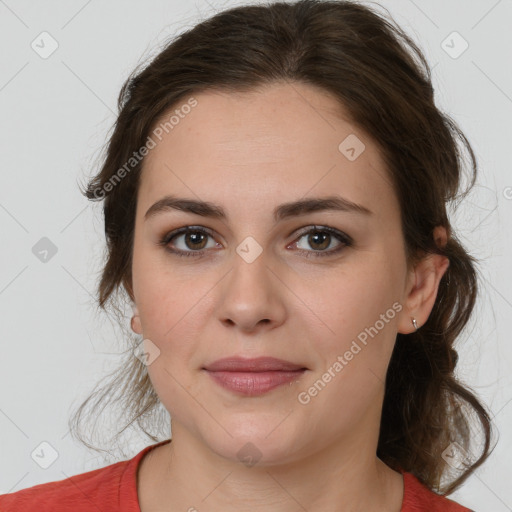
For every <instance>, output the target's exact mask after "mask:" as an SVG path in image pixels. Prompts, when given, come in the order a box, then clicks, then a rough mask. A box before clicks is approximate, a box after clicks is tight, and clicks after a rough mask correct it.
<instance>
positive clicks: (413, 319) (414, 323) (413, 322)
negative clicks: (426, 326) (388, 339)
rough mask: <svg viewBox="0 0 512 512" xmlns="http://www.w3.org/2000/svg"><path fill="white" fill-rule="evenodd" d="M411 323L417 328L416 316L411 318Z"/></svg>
mask: <svg viewBox="0 0 512 512" xmlns="http://www.w3.org/2000/svg"><path fill="white" fill-rule="evenodd" d="M412 325H414V328H415V329H416V330H418V324H417V323H416V318H414V317H413V318H412Z"/></svg>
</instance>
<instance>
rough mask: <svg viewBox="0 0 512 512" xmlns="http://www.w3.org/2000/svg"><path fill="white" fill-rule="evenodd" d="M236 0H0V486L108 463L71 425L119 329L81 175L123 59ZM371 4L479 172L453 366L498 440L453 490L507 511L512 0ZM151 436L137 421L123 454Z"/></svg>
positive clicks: (469, 208)
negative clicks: (390, 25)
mask: <svg viewBox="0 0 512 512" xmlns="http://www.w3.org/2000/svg"><path fill="white" fill-rule="evenodd" d="M246 3H248V2H215V1H213V0H208V1H206V0H196V2H195V3H192V2H186V1H184V0H180V1H177V0H151V1H145V2H142V1H139V2H136V1H134V0H131V1H120V0H116V1H110V2H100V1H98V0H90V1H86V0H73V1H66V2H64V1H60V2H59V1H45V2H29V1H23V0H17V1H15V0H5V1H3V0H0V45H1V47H2V57H1V66H0V109H1V119H2V122H1V128H0V129H1V136H0V141H1V161H2V165H1V171H0V172H1V178H2V181H1V187H0V223H1V233H2V234H1V240H2V250H1V252H0V257H1V265H0V311H1V330H2V338H3V340H2V357H1V358H0V375H1V386H0V436H1V437H0V461H1V462H0V493H6V492H14V491H16V490H18V489H21V488H26V487H29V486H32V485H35V484H38V483H43V482H47V481H53V480H60V479H63V478H66V477H67V476H70V475H73V474H77V473H80V472H83V471H86V470H90V469H95V468H98V467H102V466H103V465H105V464H106V463H107V462H108V463H110V462H113V461H108V460H106V459H103V458H102V457H100V456H99V455H97V454H96V453H95V452H89V451H88V450H86V449H85V448H84V447H82V446H80V445H78V444H76V443H75V442H74V441H73V440H72V438H71V436H70V435H69V433H68V430H67V419H68V416H69V412H70V408H71V407H72V406H75V405H76V404H78V403H79V402H80V401H81V399H83V398H85V397H86V396H87V395H88V394H89V392H90V391H91V390H92V387H93V385H94V384H95V383H96V382H97V381H98V380H99V379H100V378H101V376H103V375H105V374H106V373H107V372H108V371H109V370H111V369H113V368H114V366H115V363H116V361H117V357H118V356H117V355H116V354H117V353H118V352H119V351H120V350H121V347H123V344H124V343H125V340H123V339H122V334H120V333H119V331H118V330H117V328H116V327H115V325H113V323H112V322H111V321H110V320H109V319H108V318H106V317H104V316H101V315H99V314H98V313H97V312H96V309H95V304H94V292H95V285H96V279H97V276H98V272H99V269H100V262H101V255H102V252H103V245H104V239H103V231H102V229H103V228H102V219H101V210H100V207H99V205H92V204H87V201H86V200H85V198H84V197H83V196H81V195H80V193H79V190H78V183H81V182H83V181H84V180H85V178H86V177H87V176H89V175H92V174H93V173H94V172H95V171H96V170H97V163H98V162H97V159H98V156H99V150H100V148H101V145H102V144H103V143H104V142H105V140H106V136H107V132H108V130H109V128H110V127H111V125H112V123H113V122H114V119H115V112H116V100H117V95H118V92H119V89H120V87H121V85H122V83H123V81H124V80H125V78H126V77H127V76H128V73H129V72H130V71H131V70H132V69H133V68H134V67H135V65H136V64H138V63H139V62H140V61H142V60H144V59H146V58H148V57H150V56H151V55H154V54H155V53H156V52H157V51H158V49H159V45H160V44H162V43H164V42H165V40H167V39H168V38H169V37H170V36H173V35H176V34H177V33H179V32H181V31H183V30H185V29H187V28H190V27H192V26H193V25H194V24H195V23H196V22H197V21H199V20H200V19H203V18H205V17H207V16H209V15H210V14H213V13H214V12H216V11H218V10H220V9H222V8H223V7H228V6H233V5H238V4H246ZM380 3H381V5H383V6H385V7H386V8H387V9H388V10H389V11H390V12H391V14H392V15H393V17H394V18H395V20H396V21H397V22H398V23H399V24H400V25H401V26H402V27H403V28H404V29H405V30H406V31H407V32H408V33H409V34H410V35H411V36H412V37H413V38H414V39H415V41H417V42H418V43H419V44H420V47H421V48H422V49H423V50H424V51H425V53H426V56H427V59H428V60H429V63H430V64H431V66H432V67H433V80H434V87H435V90H436V103H437V105H438V106H439V107H440V108H441V109H443V110H445V111H447V112H448V113H449V115H451V116H452V117H453V119H455V121H457V122H458V123H459V126H460V127H461V128H462V130H463V131H464V132H465V134H466V135H467V136H468V138H469V140H470V142H471V143H472V145H473V148H474V150H475V152H476V155H477V158H478V162H479V165H480V176H479V181H478V184H477V186H476V187H475V189H474V190H473V192H472V194H471V195H470V196H469V197H468V199H467V200H466V203H465V204H464V205H463V206H461V208H460V209H459V211H458V212H457V214H456V215H454V217H453V222H454V224H455V226H456V227H457V228H458V229H459V237H460V238H461V240H462V241H463V242H464V243H465V245H466V247H467V248H468V249H469V250H470V252H471V253H472V254H473V255H474V256H476V257H477V258H478V259H480V260H481V263H480V266H479V268H480V275H481V284H482V287H481V294H480V300H479V303H478V306H477V308H476V311H475V315H474V317H473V321H472V322H471V324H470V326H469V327H468V329H467V332H466V335H465V337H463V339H460V340H459V345H458V349H459V353H460V363H459V366H458V372H459V374H460V376H461V378H462V379H464V380H465V381H466V382H468V383H470V384H471V385H472V387H473V389H474V390H475V391H476V392H477V393H478V394H479V396H480V397H481V398H482V399H483V400H484V401H485V402H486V403H487V404H488V406H489V407H490V409H491V410H492V413H493V422H494V424H495V425H496V427H497V429H498V431H499V433H500V440H499V443H498V445H497V448H496V449H495V451H494V453H493V455H492V456H491V458H490V459H489V460H488V462H487V463H486V464H485V465H484V467H483V468H481V469H479V470H477V472H476V473H475V474H474V475H473V476H472V477H471V478H470V479H469V480H468V481H467V483H466V484H465V485H464V486H463V487H462V488H461V489H460V490H459V491H457V492H456V493H454V494H452V495H451V497H452V498H453V499H455V500H457V501H459V502H460V503H462V504H465V505H467V506H468V507H470V508H473V509H475V510H479V511H480V510H485V511H491V510H492V511H493V512H504V511H510V510H512V489H511V488H510V483H509V481H510V459H509V457H510V456H511V455H512V428H511V424H512V404H511V403H510V402H511V401H512V386H511V381H512V379H511V376H510V374H509V371H508V369H509V368H510V365H511V362H512V344H511V343H510V328H509V326H508V324H507V322H508V319H509V318H511V316H512V290H511V284H512V279H511V269H510V261H511V255H512V245H511V237H510V236H509V237H508V238H507V235H510V233H511V232H512V230H511V227H512V226H511V224H512V174H511V168H510V158H509V151H510V144H511V142H512V137H511V135H512V130H511V128H510V126H511V124H510V116H511V114H512V72H511V69H512V68H511V65H510V63H511V53H512V52H511V48H512V31H510V26H511V22H512V2H511V1H510V0H485V1H484V0H481V1H476V0H472V1H467V0H429V1H424V2H421V3H420V1H419V0H416V1H412V0H393V1H391V0H382V1H381V2H380ZM44 31H46V32H48V33H49V34H50V35H51V37H52V38H53V39H54V40H55V41H57V43H58V48H57V50H56V51H55V52H54V53H53V54H52V55H50V56H49V57H48V58H45V59H43V58H42V57H41V56H40V55H39V54H38V53H36V51H35V50H34V49H33V48H32V47H31V44H32V42H33V41H34V40H35V43H34V44H39V45H40V46H42V43H41V42H40V41H41V37H48V36H41V37H40V36H39V35H40V34H41V32H44ZM454 31H457V32H458V33H459V34H460V35H461V36H462V37H463V38H464V40H466V41H467V42H468V44H469V47H468V48H467V50H466V51H465V52H464V53H462V54H461V55H460V56H458V57H457V58H453V57H452V56H450V55H449V54H448V53H447V51H445V49H446V44H450V45H451V46H452V47H453V48H452V50H451V51H452V52H458V50H460V49H461V48H462V47H461V44H462V42H461V41H460V40H457V39H453V36H451V38H449V39H448V40H447V37H448V36H450V34H452V32H454ZM445 40H447V41H448V43H443V41H445ZM38 41H39V43H38ZM450 41H453V43H450ZM50 42H51V41H50V39H46V40H45V48H46V50H48V49H49V48H50ZM40 51H42V49H41V50H40ZM43 237H47V238H48V239H50V240H51V242H52V243H53V244H54V245H55V247H56V248H57V252H56V254H54V255H53V256H52V255H51V253H49V254H48V257H47V260H48V261H46V262H43V261H41V260H40V259H39V258H38V257H36V255H35V254H34V252H33V247H34V246H35V245H36V244H37V243H38V242H39V241H40V239H41V238H43ZM40 243H42V242H40ZM36 247H37V246H36ZM128 322H129V317H127V320H126V323H127V325H128ZM42 442H47V443H49V444H50V445H51V446H52V447H53V448H54V449H55V450H56V452H57V454H58V457H57V459H56V460H55V462H54V463H53V464H51V465H50V466H49V467H48V468H47V469H43V468H42V467H40V465H38V464H37V463H36V462H35V461H34V460H33V458H32V457H31V453H33V452H34V450H38V449H39V450H40V449H41V443H42ZM147 444H150V443H149V442H148V440H147V439H144V438H142V437H140V436H137V435H134V436H133V437H132V438H131V440H130V442H129V445H128V447H127V454H129V456H133V455H135V453H137V452H138V451H139V450H141V449H142V448H143V447H144V446H146V445H147ZM42 446H43V449H44V447H45V446H46V445H42ZM46 453H51V450H50V451H48V450H46ZM507 459H508V460H507Z"/></svg>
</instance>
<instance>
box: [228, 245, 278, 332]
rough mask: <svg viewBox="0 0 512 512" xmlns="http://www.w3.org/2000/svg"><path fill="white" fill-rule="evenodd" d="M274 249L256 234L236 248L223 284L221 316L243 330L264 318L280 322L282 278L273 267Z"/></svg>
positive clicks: (272, 321) (252, 326)
mask: <svg viewBox="0 0 512 512" xmlns="http://www.w3.org/2000/svg"><path fill="white" fill-rule="evenodd" d="M270 259H271V254H270V250H268V249H267V250H264V249H263V247H262V246H261V245H260V244H259V243H258V242H257V241H256V240H255V239H254V238H252V237H247V238H246V239H244V240H243V241H242V242H241V243H240V244H239V245H238V246H237V248H236V254H235V256H234V259H233V266H232V269H231V271H230V273H229V276H227V279H226V280H225V282H224V285H223V292H222V294H223V297H222V300H221V301H220V306H219V307H220V311H219V312H218V313H219V319H220V320H222V321H230V323H233V324H236V325H238V326H239V327H241V328H243V329H247V330H248V329H252V328H254V326H255V325H257V324H258V323H259V322H260V321H261V320H265V322H264V323H268V321H270V323H275V322H276V321H277V322H279V320H280V317H281V316H282V313H283V311H284V307H283V304H282V301H281V297H280V292H279V287H280V286H281V284H280V282H279V280H278V279H277V278H276V276H275V275H274V272H272V271H271V270H270V266H271V265H270V264H269V263H270Z"/></svg>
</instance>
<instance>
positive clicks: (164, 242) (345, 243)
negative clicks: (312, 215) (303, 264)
mask: <svg viewBox="0 0 512 512" xmlns="http://www.w3.org/2000/svg"><path fill="white" fill-rule="evenodd" d="M189 233H203V234H205V235H209V236H211V237H212V238H213V234H212V233H211V232H210V230H208V229H205V228H201V227H196V226H186V227H184V228H180V229H177V230H175V231H171V232H170V233H167V234H166V235H164V237H163V238H161V239H160V240H159V242H158V245H160V246H163V247H164V248H165V250H167V251H169V252H170V253H172V254H175V255H176V256H180V257H192V258H194V257H195V258H198V257H201V256H202V255H203V253H205V252H206V251H208V249H201V250H200V251H182V250H181V249H171V248H170V247H169V245H168V244H169V242H170V241H171V240H172V239H173V238H176V237H178V236H179V235H183V234H185V235H186V234H189ZM311 233H328V234H329V235H333V236H334V237H335V238H337V239H338V240H339V241H340V242H342V245H341V246H340V247H338V248H337V249H331V250H330V251H305V250H304V249H298V250H299V252H303V253H306V258H322V257H326V256H333V255H334V254H337V253H339V252H340V251H342V250H343V249H344V248H346V247H352V245H353V240H352V238H351V237H350V236H348V235H347V234H345V233H343V232H342V231H338V230H337V229H334V228H330V227H328V226H312V227H311V229H309V230H307V231H302V232H301V233H299V235H298V239H296V240H294V242H292V243H295V241H298V240H300V239H301V238H302V237H303V236H305V235H309V234H311Z"/></svg>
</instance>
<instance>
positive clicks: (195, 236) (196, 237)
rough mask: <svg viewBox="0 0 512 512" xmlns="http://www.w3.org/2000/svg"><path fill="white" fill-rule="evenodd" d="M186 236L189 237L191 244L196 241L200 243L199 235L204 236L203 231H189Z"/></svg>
mask: <svg viewBox="0 0 512 512" xmlns="http://www.w3.org/2000/svg"><path fill="white" fill-rule="evenodd" d="M187 236H188V237H189V239H192V245H194V244H197V243H198V242H199V243H200V242H201V240H200V238H201V237H203V238H204V234H203V233H197V232H196V233H189V234H188V235H187ZM203 241H204V240H203ZM195 248H196V249H197V247H195ZM201 248H202V247H201Z"/></svg>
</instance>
